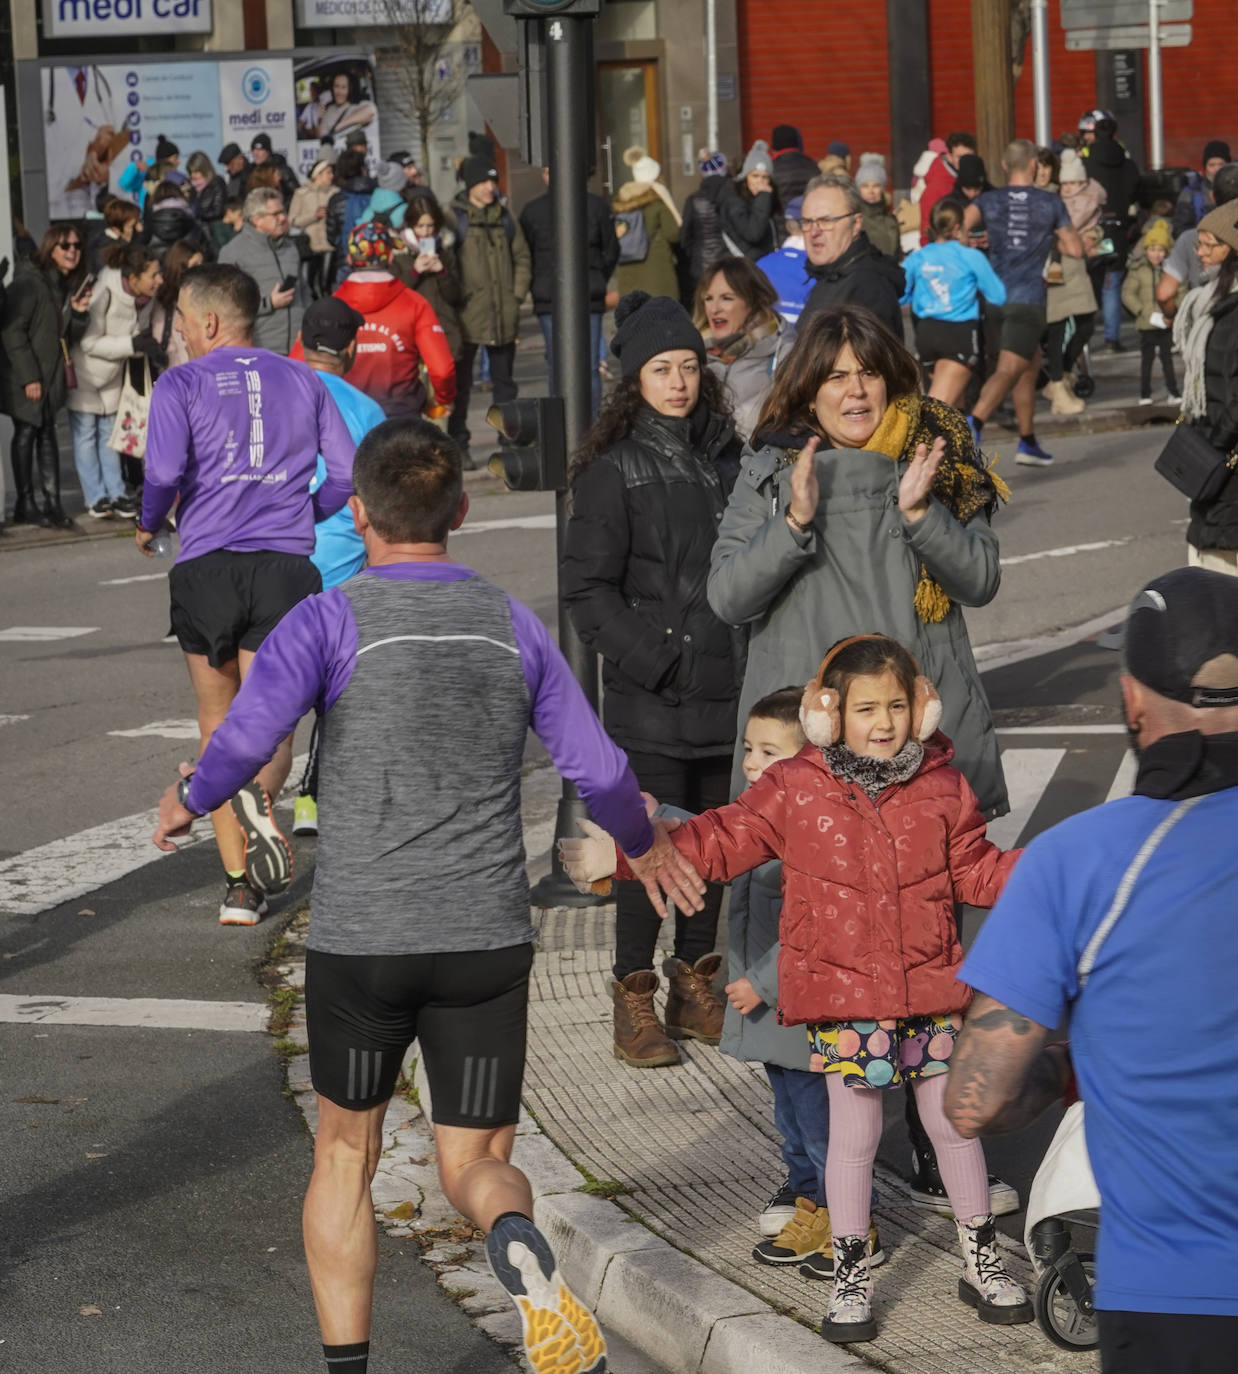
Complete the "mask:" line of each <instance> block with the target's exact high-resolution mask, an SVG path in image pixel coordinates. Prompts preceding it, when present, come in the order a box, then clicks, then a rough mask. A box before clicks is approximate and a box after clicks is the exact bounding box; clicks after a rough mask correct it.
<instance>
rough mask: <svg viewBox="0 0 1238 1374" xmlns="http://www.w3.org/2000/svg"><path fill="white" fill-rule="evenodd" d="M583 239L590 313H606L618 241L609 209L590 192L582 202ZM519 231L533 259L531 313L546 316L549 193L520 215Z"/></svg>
mask: <svg viewBox="0 0 1238 1374" xmlns="http://www.w3.org/2000/svg"><path fill="white" fill-rule="evenodd" d="M585 209H586V215H587V219H586V228H585V237H586V241H587V242H588V245H589V313H590V314H591V315H600V314H602V312H603V311H604V310H605V309H606V287H607V286H608V285H609V283H610V279H611V276H612V274H613V273H614V270H615V267H616V265H617V264H618V262H619V240H618V239H617V238H616V237H615V220H614V216H613V215H612V214H611V213H610V207H609V206H608V205H607V204H606V202H605V201H604V200H603V199H602V197H601V196H596V195H594V194H593V192H592V191H590V192H588V194H587V196H586V198H585ZM520 227H521V229H522V230H523V231H524V236H525V239H526V241H527V242H528V245H529V250H530V252H531V253H532V255H533V313H534V314H535V315H549V314H550V312H551V308H552V306H553V304H554V279H555V265H556V261H557V258H558V253H557V251H556V247H555V229H554V214H553V204H552V202H551V199H550V192H549V191H548V192H547V193H546V194H545V195H544V196H538V197H537V199H536V200H531V201H530V202H529V203H528V204H527V205H526V206H525V207H524V209H523V210H521V212H520Z"/></svg>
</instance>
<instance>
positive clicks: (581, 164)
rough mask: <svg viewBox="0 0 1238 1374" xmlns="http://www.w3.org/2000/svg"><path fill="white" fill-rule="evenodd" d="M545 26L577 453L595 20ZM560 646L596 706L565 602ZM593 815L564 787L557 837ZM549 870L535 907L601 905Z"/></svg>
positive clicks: (561, 389) (566, 369)
mask: <svg viewBox="0 0 1238 1374" xmlns="http://www.w3.org/2000/svg"><path fill="white" fill-rule="evenodd" d="M539 22H541V23H542V24H543V25H544V42H545V55H546V81H547V94H548V100H547V109H548V119H547V123H548V124H549V126H550V127H549V130H548V132H549V144H550V203H551V211H552V215H553V219H554V229H555V243H556V245H557V246H556V251H555V277H554V293H553V296H552V298H551V307H550V309H551V329H552V334H551V337H552V340H553V343H554V349H553V352H554V375H553V376H552V378H551V384H552V387H553V390H554V394H555V395H556V396H562V397H563V411H564V421H565V426H564V427H565V429H566V432H567V451H568V452H569V453H571V452H573V451H574V450H575V449H576V447H577V446H578V445H579V443H580V441H581V439H582V438H583V436H584V433H585V430H586V429H588V427H589V424H590V422H591V420H592V418H593V369H594V368H595V367H596V366H597V359H596V358H595V357H593V356H592V354H593V350H592V348H591V346H590V342H589V233H588V210H587V205H586V201H585V195H586V182H587V180H588V175H589V153H590V149H591V147H592V143H593V130H592V129H590V128H589V127H588V121H587V120H586V119H584V118H583V113H582V112H583V111H585V110H588V109H590V108H591V106H590V103H589V86H588V83H589V81H590V80H591V77H592V73H591V72H590V71H589V70H588V53H589V30H588V28H587V27H586V26H587V25H589V24H591V23H592V22H593V20H592V18H590V17H587V16H583V15H564V16H563V17H562V18H560V19H545V20H541V21H539ZM566 532H567V493H566V492H562V491H560V492H558V493H556V495H555V550H556V566H558V567H562V564H563V545H564V540H565V537H566ZM559 647H560V649H562V650H563V654H564V657H565V658H566V659H567V661H568V664H569V665H570V666H571V669H572V673H573V675H574V676H575V678H576V680H577V682H579V683H580V685H581V687H582V688H583V689H584V693H585V695H586V696H587V697H588V699H589V703H590V705H591V706H593V707H594V708H595V709H596V708H597V700H598V693H597V660H596V659H595V657H594V655H593V654H592V653H591V652H590V651H589V650H588V649H586V648H585V646H584V645H583V644H582V643H581V642H580V640H579V639H578V638H577V637H576V631H575V630H574V629H573V627H572V622H571V619H570V618H569V616H568V613H567V609H566V607H565V606H564V603H563V597H562V595H560V597H559ZM587 814H588V812H587V810H586V808H585V804H584V803H583V802H582V801H581V800H580V794H579V793H578V792H577V791H576V789H575V788H574V787H573V786H572V785H571V783H568V782H565V783H564V784H563V795H562V797H561V798H560V799H559V809H558V814H557V816H556V820H555V836H556V838H558V837H562V836H565V835H578V834H579V833H580V832H579V830H577V828H576V820H577V819H578V818H583V817H585V816H586V815H587ZM552 862H553V867H552V869H551V872H550V873H549V874H548V875H547V876H546V877H545V878H543V879H542V880H541V882H539V883H538V884H537V885H536V887H534V889H533V892H532V902H533V905H534V906H541V907H546V906H596V905H597V904H598V902H599V901H600V900H601V899H600V898H597V897H586V896H584V895H583V894H582V893H580V892H577V890H576V888H575V886H574V885H573V884H572V882H571V881H570V879H569V878H568V876H567V874H566V873H564V871H563V867H562V865H561V864H560V863H559V853H558V847H557V846H556V848H555V850H554V855H553V860H552Z"/></svg>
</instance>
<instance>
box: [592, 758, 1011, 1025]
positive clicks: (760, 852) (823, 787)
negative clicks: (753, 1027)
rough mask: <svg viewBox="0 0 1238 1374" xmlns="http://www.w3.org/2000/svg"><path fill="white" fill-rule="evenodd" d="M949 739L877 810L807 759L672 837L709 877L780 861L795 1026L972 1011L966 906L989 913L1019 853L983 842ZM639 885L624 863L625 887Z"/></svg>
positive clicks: (787, 994) (782, 976)
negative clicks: (966, 977) (963, 972)
mask: <svg viewBox="0 0 1238 1374" xmlns="http://www.w3.org/2000/svg"><path fill="white" fill-rule="evenodd" d="M952 756H953V750H952V747H951V745H950V741H949V740H948V739H947V738H946V737H945V736H944V735H942V734H941V733H940V732H939V733H938V734H936V735H934V736H933V738H932V739H931V740H930V741H929V742H928V744H927V745H926V747H925V751H924V761H923V763H922V764H921V765H920V768H919V771H918V772H917V773H916V774H915V776H914V777H913V778H911V779H910V780H909V781H908V782H905V783H901V784H897V785H895V786H892V787H889V788H887V789H886V790H885V791H884V792H882V793H881V794H880V795H879V796H878V797H877V799H876V800H875V801H874V800H872V799H871V798H870V797H869V796H868V794H867V793H866V792H865V791H864V790H863V789H862V788H860V787H858V786H856V785H855V784H853V783H849V782H844V781H842V780H841V779H839V778H837V777H835V776H834V774H833V773H831V772H830V770H829V768H828V767H827V766H826V764H825V760H824V757H823V755H822V753H821V750H820V749H818V748H816V747H815V746H813V745H811V744H809V745H805V746H804V748H803V749H802V750H801V751H800V753H799V754H797V755H796V756H795V758H793V759H786V760H783V761H782V762H780V763H775V764H772V765H771V766H770V767H769V768H768V769H767V770H766V771H765V773H764V775H763V776H762V777H761V778H760V779H759V781H757V782H756V783H755V784H754V785H753V786H752V787H750V788H749V789H748V790H747V791H746V792H744V793H742V794H741V795H740V797H739V798H738V799H737V800H736V801H733V802H732V803H731V804H730V805H729V806H723V807H720V808H719V809H718V810H716V811H707V812H705V813H704V815H701V816H698V817H697V818H696V819H695V820H692V821H688V822H687V823H686V824H685V825H682V826H680V827H679V828H678V829H677V830H674V831H672V832H671V837H670V838H671V843H672V844H674V846H675V848H676V849H678V850H679V851H680V853H681V854H684V855H686V856H687V858H688V859H689V860H690V861H691V863H692V864H693V866H694V867H695V868H696V870H697V872H698V873H700V874H701V876H702V877H704V878H706V879H709V880H712V881H715V882H726V881H728V880H729V879H732V878H735V877H737V876H738V875H739V874H741V873H747V872H749V871H750V870H751V869H754V868H756V867H757V866H758V865H760V864H764V863H767V862H768V861H769V860H771V859H781V860H782V896H783V901H782V918H781V922H780V926H779V937H780V940H781V949H780V952H779V955H778V1019H779V1021H780V1022H782V1024H783V1025H803V1024H811V1023H813V1022H817V1021H845V1020H876V1019H878V1018H886V1017H902V1016H922V1015H929V1014H931V1013H935V1012H937V1013H945V1012H955V1011H962V1010H963V1009H964V1008H965V1007H966V1006H967V1005H968V1003H969V1002H970V1001H971V989H970V988H969V987H968V986H967V985H966V984H965V983H960V982H959V980H958V976H957V975H958V971H959V969H960V967H961V966H962V963H963V947H962V945H961V944H960V943H959V933H958V922H957V920H956V919H955V914H954V909H955V905H956V903H959V902H965V903H968V904H969V905H971V906H979V907H991V906H992V905H993V903H994V902H995V901H996V900H997V898H998V896H999V895H1000V893H1001V890H1002V887H1003V885H1004V884H1005V882H1006V879H1007V878H1008V877H1009V875H1010V872H1011V870H1012V869H1013V867H1014V865H1015V863H1016V862H1017V861H1018V857H1019V851H1017V850H1009V851H1007V852H1003V851H1002V850H1000V849H998V848H997V846H996V845H995V844H993V843H992V842H991V841H990V840H989V839H987V838H986V836H985V833H984V820H983V818H982V817H981V815H980V809H979V807H978V805H977V803H976V798H975V794H974V793H973V792H972V790H971V788H970V787H968V785H967V782H966V780H965V779H964V777H963V775H962V774H961V773H960V772H958V770H957V769H955V768H952V767H950V766H949V765H950V760H951V758H952ZM627 876H629V874H628V870H627V867H626V864H624V863H621V864H620V866H619V870H618V872H617V873H616V877H619V878H624V877H627Z"/></svg>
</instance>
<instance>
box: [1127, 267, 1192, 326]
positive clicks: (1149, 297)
mask: <svg viewBox="0 0 1238 1374" xmlns="http://www.w3.org/2000/svg"><path fill="white" fill-rule="evenodd" d="M1164 275H1165V266H1164V264H1163V263H1162V264H1161V266H1160V267H1153V266H1152V264H1151V263H1150V262H1149V261H1148V260H1147V258H1140V259H1139V261H1138V262H1132V263H1131V265H1130V268H1129V269H1128V271H1127V273H1126V277H1125V279H1124V280H1123V282H1122V304H1123V305H1124V306H1125V307H1126V308H1127V310H1129V311H1130V312H1131V314H1132V315H1134V317H1135V328H1136V329H1151V328H1153V325H1152V316H1153V314H1155V313H1156V312H1158V311H1160V309H1161V307H1160V305H1159V303H1158V302H1157V299H1156V288H1157V286H1159V285H1160V282H1161V279H1162V278H1163V277H1164ZM1185 294H1186V293H1185V291H1184V290H1183V288H1182V287H1181V286H1179V288H1178V293H1177V298H1178V300H1179V301H1181V299H1182V297H1183V296H1184V295H1185Z"/></svg>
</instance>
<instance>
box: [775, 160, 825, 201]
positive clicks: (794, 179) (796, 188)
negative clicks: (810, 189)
mask: <svg viewBox="0 0 1238 1374" xmlns="http://www.w3.org/2000/svg"><path fill="white" fill-rule="evenodd" d="M820 170H821V169H820V168H819V167H818V166H817V163H816V159H815V158H811V157H809V156H808V154H807V153H806V152H804V150H803V149H802V148H783V149H781V150H780V151H779V152H777V153H775V154H774V170H773V173H772V177H773V181H774V190H775V191H777V192H778V203H779V204H780V205H781V206H782V207H783V208H784V209H785V208H786V207H787V206H788V205H790V204H791V202H792V201H793V200H794V199H795V197H796V196H802V195H803V194H804V188H805V187H806V186H807V185H808V183H809V182H810V181H811V180H812V179H813V177H815V176H816V175H817V173H818V172H819V171H820Z"/></svg>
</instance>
